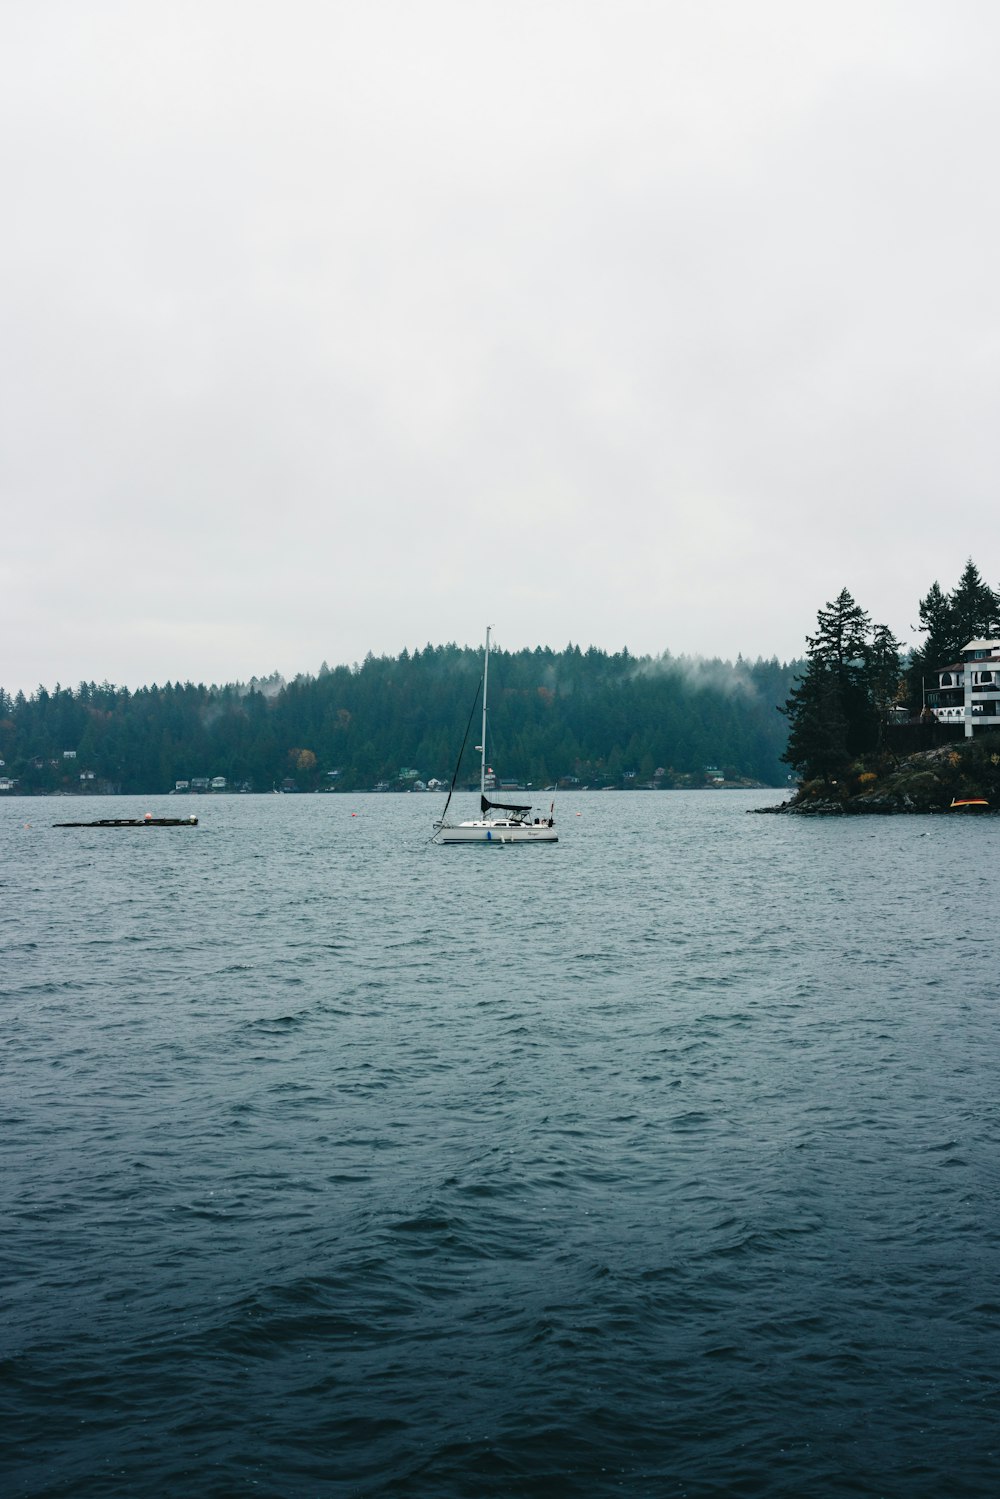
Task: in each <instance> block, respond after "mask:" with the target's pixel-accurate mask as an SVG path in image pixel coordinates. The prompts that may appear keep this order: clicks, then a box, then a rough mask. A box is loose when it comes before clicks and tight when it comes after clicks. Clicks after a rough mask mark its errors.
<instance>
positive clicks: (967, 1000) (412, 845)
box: [0, 793, 1000, 1499]
mask: <svg viewBox="0 0 1000 1499" xmlns="http://www.w3.org/2000/svg"><path fill="white" fill-rule="evenodd" d="M772 795H773V794H772V793H754V794H751V795H743V794H741V793H704V794H700V793H691V794H684V793H672V794H670V793H662V794H647V795H642V794H640V793H636V794H623V795H594V794H591V795H580V796H577V797H575V798H571V797H560V798H559V800H558V805H557V815H558V821H559V825H560V830H561V834H562V841H561V842H560V844H559V845H558V846H556V847H539V848H504V849H500V848H495V849H480V848H450V849H439V848H435V847H432V846H429V845H428V843H427V842H426V838H427V835H428V832H429V824H430V820H431V817H432V815H433V813H434V812H435V811H436V809H437V803H436V802H433V801H432V800H431V799H430V798H427V797H420V796H410V797H390V796H385V797H363V796H359V797H349V796H328V797H315V796H311V797H301V798H295V797H284V798H278V797H271V798H260V797H243V798H236V797H220V798H215V799H211V800H209V799H203V800H201V801H198V802H197V803H195V804H193V805H194V806H195V809H196V810H197V811H198V813H199V814H200V815H201V817H202V824H201V826H200V827H199V828H198V829H196V830H185V829H177V830H166V829H164V830H157V831H148V832H146V831H141V830H136V831H130V830H122V831H101V830H73V831H70V830H66V831H55V830H53V829H52V828H51V824H52V823H53V822H56V821H59V820H61V819H62V818H64V817H66V816H68V815H70V814H72V815H73V816H77V815H79V816H88V817H98V816H107V815H109V809H110V810H111V811H112V812H113V813H114V815H132V814H136V815H142V813H143V812H145V811H152V812H153V813H154V814H157V815H163V814H169V813H175V812H176V811H177V807H178V803H177V800H176V799H172V800H167V799H163V800H162V801H159V800H156V799H153V800H147V801H144V802H142V803H138V802H136V803H132V802H131V801H127V802H126V801H125V800H124V799H122V800H119V801H116V802H114V803H110V802H107V801H99V802H78V801H73V802H66V801H56V800H41V799H34V800H29V799H16V800H12V799H7V800H5V801H3V802H2V803H0V945H2V966H0V1042H2V1074H0V1194H2V1202H0V1208H2V1217H0V1225H2V1228H0V1262H2V1269H3V1287H2V1294H3V1302H2V1311H0V1332H2V1353H0V1453H2V1455H0V1472H2V1474H3V1475H4V1478H5V1489H6V1492H8V1493H12V1494H16V1495H39V1496H41V1495H53V1496H55V1495H66V1496H69V1495H72V1496H74V1499H76V1496H87V1499H89V1496H99V1495H115V1496H117V1495H130V1496H133V1495H134V1496H150V1499H152V1496H161V1495H164V1494H191V1495H211V1496H228V1495H236V1494H244V1493H245V1494H253V1495H265V1496H289V1495H294V1496H298V1495H336V1496H340V1495H345V1496H346V1495H382V1494H385V1495H405V1496H421V1499H423V1496H427V1499H451V1496H470V1499H477V1496H500V1495H502V1496H508V1495H510V1496H521V1495H523V1496H544V1499H549V1496H577V1495H580V1496H587V1499H594V1496H599V1499H600V1496H605V1495H615V1494H628V1495H650V1496H660V1495H667V1496H671V1495H678V1496H679V1495H688V1496H699V1499H700V1496H709V1495H767V1496H774V1495H779V1496H783V1495H788V1496H793V1495H794V1496H801V1495H806V1494H808V1495H810V1496H826V1495H868V1494H870V1495H891V1496H896V1495H898V1496H904V1495H905V1496H907V1499H912V1496H920V1495H927V1496H932V1495H933V1496H940V1495H942V1494H948V1495H949V1496H951V1495H992V1494H994V1493H995V1492H997V1490H998V1485H1000V1460H998V1450H997V1448H998V1441H997V1429H998V1393H1000V1361H998V1353H1000V1235H998V1209H997V1201H998V1185H1000V1182H998V1176H1000V1169H998V1161H1000V1155H998V1144H1000V1102H998V1098H1000V1089H998V1085H997V1062H998V1054H1000V1046H998V1041H997V1000H998V991H1000V983H998V968H997V962H996V956H995V935H994V930H993V925H994V924H993V922H992V894H993V891H994V889H995V879H994V872H995V866H996V856H997V847H998V838H1000V824H998V823H997V822H996V821H995V820H993V819H989V818H987V819H983V820H962V821H956V820H949V819H947V818H943V817H939V818H920V817H913V818H892V819H878V820H870V821H869V820H865V819H852V820H844V821H840V820H838V821H824V820H809V819H802V820H797V819H793V818H771V817H748V816H746V815H745V811H746V809H747V808H748V807H749V806H753V805H757V804H760V803H761V802H762V801H767V800H769V799H770V798H771V796H772ZM187 807H188V804H187V803H185V804H184V805H183V807H181V809H180V810H181V811H186V810H187ZM577 814H579V815H577Z"/></svg>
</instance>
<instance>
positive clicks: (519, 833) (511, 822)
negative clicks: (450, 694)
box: [433, 625, 559, 844]
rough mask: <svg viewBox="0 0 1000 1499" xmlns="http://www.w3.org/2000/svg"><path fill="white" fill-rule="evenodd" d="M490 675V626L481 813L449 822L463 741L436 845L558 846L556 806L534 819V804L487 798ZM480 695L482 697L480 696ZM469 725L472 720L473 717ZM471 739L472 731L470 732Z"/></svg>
mask: <svg viewBox="0 0 1000 1499" xmlns="http://www.w3.org/2000/svg"><path fill="white" fill-rule="evenodd" d="M489 672H490V626H489V625H487V626H486V650H485V652H484V654H483V725H482V743H481V744H478V745H477V746H476V748H477V749H478V750H479V752H480V756H481V759H480V762H479V813H480V815H479V816H478V817H473V818H470V819H469V821H467V822H449V821H448V808H449V806H450V805H451V798H452V795H453V793H454V790H455V782H456V780H457V779H458V772H459V767H460V766H461V764H462V750H464V749H465V742H464V740H463V743H462V749H461V750H459V752H458V764H457V765H456V766H455V774H454V775H453V776H452V778H451V789H450V790H449V792H448V800H447V801H446V802H445V804H444V811H443V812H442V813H441V817H440V820H439V821H438V822H436V823H435V824H434V840H433V841H434V842H435V843H497V844H506V843H558V842H559V835H558V833H557V832H556V830H555V822H554V819H553V816H552V813H553V809H554V807H555V803H554V802H553V803H552V806H550V807H549V815H548V817H536V818H534V819H532V816H531V811H532V808H531V804H530V802H529V803H528V804H527V805H525V804H524V803H513V804H512V803H510V802H491V801H490V800H489V799H488V797H487V795H486V696H487V686H488V683H489ZM477 695H478V694H477ZM475 711H476V705H475V703H473V705H472V712H473V713H475ZM469 723H470V725H471V723H472V718H471V715H470V718H469ZM465 732H466V738H468V733H469V731H468V728H467V729H466V731H465Z"/></svg>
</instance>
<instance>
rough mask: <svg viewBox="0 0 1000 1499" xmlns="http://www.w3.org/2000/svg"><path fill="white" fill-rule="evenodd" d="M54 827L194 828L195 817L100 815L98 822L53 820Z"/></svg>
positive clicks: (147, 814) (196, 823)
mask: <svg viewBox="0 0 1000 1499" xmlns="http://www.w3.org/2000/svg"><path fill="white" fill-rule="evenodd" d="M52 826H53V827H54V828H196V827H197V826H198V819H197V817H152V816H151V815H150V814H149V813H148V812H147V813H146V816H145V817H102V818H101V820H100V821H99V822H54V823H53V824H52Z"/></svg>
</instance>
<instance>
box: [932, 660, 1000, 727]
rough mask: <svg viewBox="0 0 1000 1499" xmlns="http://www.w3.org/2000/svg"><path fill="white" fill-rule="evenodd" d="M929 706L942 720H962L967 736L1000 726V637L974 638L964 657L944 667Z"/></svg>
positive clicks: (933, 687) (950, 721)
mask: <svg viewBox="0 0 1000 1499" xmlns="http://www.w3.org/2000/svg"><path fill="white" fill-rule="evenodd" d="M934 677H935V681H934V684H933V686H931V687H930V688H929V690H928V692H927V706H928V708H929V709H930V710H931V712H932V713H933V714H934V716H935V718H937V719H938V720H939V721H940V722H941V723H961V724H963V725H964V728H965V737H966V738H967V739H971V738H972V735H973V734H974V733H975V732H976V730H977V729H998V728H1000V640H970V641H969V643H968V645H966V646H965V647H964V649H963V650H962V652H961V660H959V661H953V662H950V663H949V664H948V665H947V666H941V667H939V668H938V670H937V671H936V672H935V673H934Z"/></svg>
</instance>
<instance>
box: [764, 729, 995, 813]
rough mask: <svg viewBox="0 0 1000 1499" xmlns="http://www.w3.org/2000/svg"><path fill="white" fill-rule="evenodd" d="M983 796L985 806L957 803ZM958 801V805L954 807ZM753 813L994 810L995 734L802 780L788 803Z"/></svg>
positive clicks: (977, 799)
mask: <svg viewBox="0 0 1000 1499" xmlns="http://www.w3.org/2000/svg"><path fill="white" fill-rule="evenodd" d="M979 800H985V801H986V802H987V803H988V806H987V807H985V808H982V807H979V808H974V806H965V807H963V806H962V805H961V804H962V803H972V804H974V803H975V802H977V801H979ZM956 803H958V804H959V805H957V806H956V805H955V804H956ZM753 810H754V811H755V812H759V813H761V814H767V813H795V814H798V815H799V816H806V817H845V816H865V815H876V816H887V815H889V816H891V815H893V814H898V813H908V812H921V813H929V812H949V813H952V814H953V815H954V814H955V813H956V812H958V811H962V812H963V813H965V812H968V811H971V810H977V811H989V812H994V811H996V810H1000V733H995V734H983V735H981V736H977V737H976V738H975V739H963V740H961V741H959V742H955V743H951V744H943V745H939V746H938V747H937V748H936V749H930V750H920V751H918V752H917V753H916V754H913V755H907V756H905V757H904V758H903V759H899V760H897V759H895V757H892V756H889V755H887V756H885V757H884V758H883V760H882V762H881V764H880V765H879V766H878V768H874V769H873V768H872V767H871V763H870V762H869V763H868V765H867V768H864V769H857V770H855V771H854V772H853V773H848V774H846V775H845V776H842V777H840V778H835V779H831V780H825V779H823V778H818V779H815V780H811V781H805V782H803V783H802V785H801V786H800V787H799V788H798V790H797V792H796V793H795V795H794V796H793V797H791V798H790V799H789V800H788V801H784V802H780V803H779V804H778V805H777V806H773V807H755V808H754V809H753Z"/></svg>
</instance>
